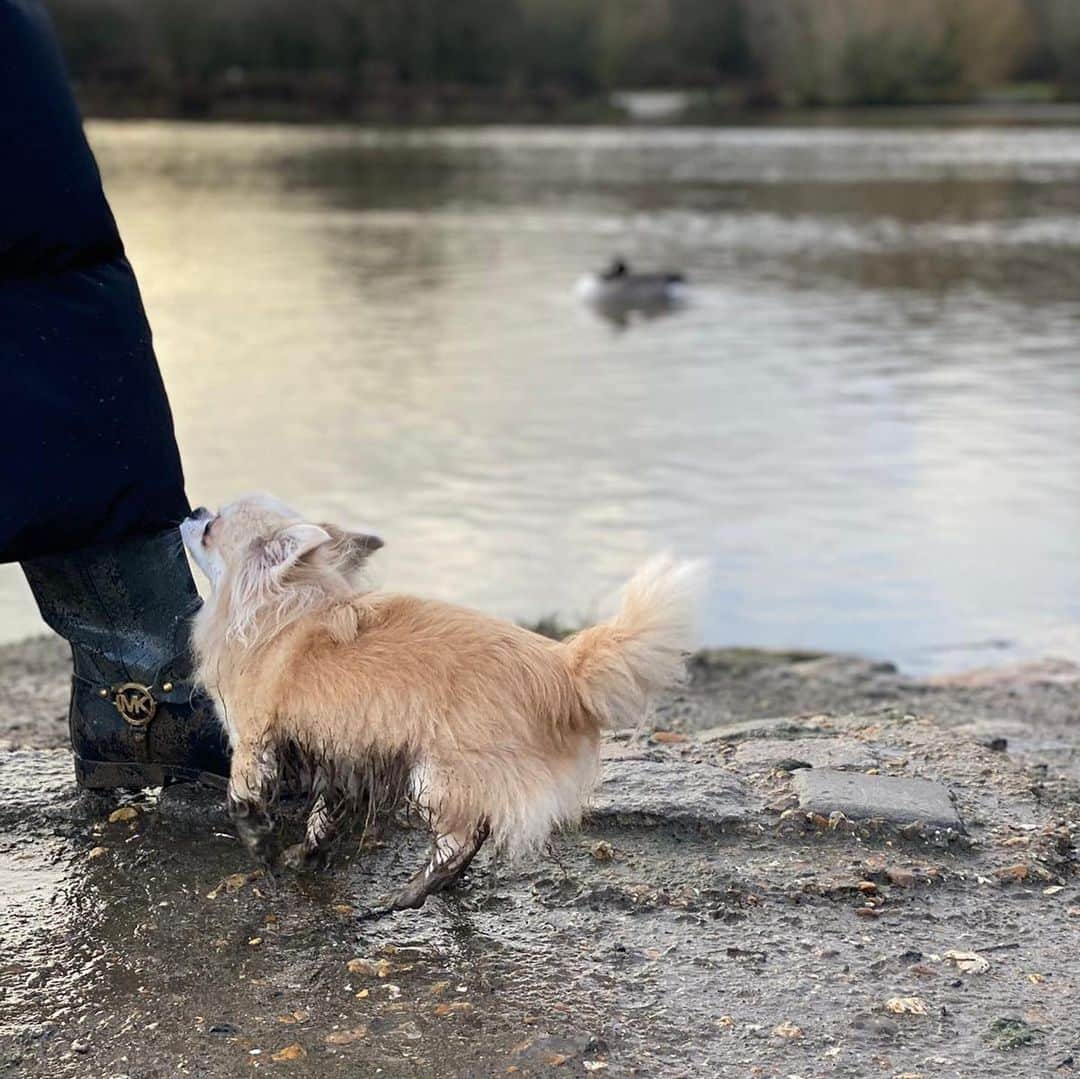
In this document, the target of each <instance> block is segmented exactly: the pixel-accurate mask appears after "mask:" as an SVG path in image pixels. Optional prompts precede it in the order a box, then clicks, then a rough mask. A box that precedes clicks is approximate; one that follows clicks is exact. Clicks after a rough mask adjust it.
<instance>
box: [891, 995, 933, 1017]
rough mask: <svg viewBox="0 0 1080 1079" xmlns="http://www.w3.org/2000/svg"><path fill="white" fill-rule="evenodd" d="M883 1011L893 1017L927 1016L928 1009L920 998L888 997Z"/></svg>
mask: <svg viewBox="0 0 1080 1079" xmlns="http://www.w3.org/2000/svg"><path fill="white" fill-rule="evenodd" d="M885 1010H886V1011H887V1012H892V1014H893V1015H928V1014H929V1009H928V1008H927V1007H926V1001H925V1000H923V999H922V997H890V998H889V999H888V1000H887V1001H885Z"/></svg>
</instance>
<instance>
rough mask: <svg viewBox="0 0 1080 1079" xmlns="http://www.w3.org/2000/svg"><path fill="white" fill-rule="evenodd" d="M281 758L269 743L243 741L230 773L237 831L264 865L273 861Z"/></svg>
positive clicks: (232, 813)
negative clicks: (279, 758) (275, 806)
mask: <svg viewBox="0 0 1080 1079" xmlns="http://www.w3.org/2000/svg"><path fill="white" fill-rule="evenodd" d="M277 787H278V761H277V754H276V753H275V752H274V749H273V747H272V746H270V745H268V744H266V743H243V742H242V743H240V744H239V745H237V746H236V748H235V749H234V750H233V758H232V770H231V774H230V776H229V795H228V805H229V816H230V817H231V818H232V822H233V826H234V827H235V828H236V832H237V835H239V836H240V838H241V839H242V840H243V841H244V844H245V846H246V847H247V848H248V850H249V851H251V854H252V856H253V857H254V858H255V859H256V860H257V861H260V862H262V863H264V864H265V865H270V864H271V863H272V862H273V856H274V851H273V836H274V819H273V816H272V814H271V810H272V807H273V804H274V802H275V801H276V798H277Z"/></svg>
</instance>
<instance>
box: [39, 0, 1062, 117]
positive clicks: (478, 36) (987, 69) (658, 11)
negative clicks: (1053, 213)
mask: <svg viewBox="0 0 1080 1079" xmlns="http://www.w3.org/2000/svg"><path fill="white" fill-rule="evenodd" d="M46 2H47V3H48V6H49V7H50V9H51V10H52V12H53V14H54V17H55V19H56V22H57V24H58V27H59V30H60V34H61V38H62V40H63V42H64V46H65V49H66V51H67V55H68V60H69V63H70V65H71V68H72V72H73V75H74V77H75V79H76V82H77V83H78V84H79V87H80V90H81V92H82V94H83V97H84V100H85V102H86V103H87V105H88V107H89V108H90V109H91V111H94V110H100V111H118V110H119V111H132V112H139V113H147V112H149V113H162V114H177V113H179V114H187V115H209V114H213V115H235V114H246V115H258V114H259V113H260V112H265V113H266V114H268V115H269V114H274V115H290V114H296V115H298V116H299V115H318V116H330V117H333V116H341V117H371V116H379V115H385V116H387V117H394V116H399V115H400V116H406V115H418V114H419V115H425V118H432V119H438V118H440V117H441V116H443V115H455V114H456V115H461V114H465V113H468V112H469V111H470V110H472V111H473V112H475V113H477V115H484V114H491V115H500V114H505V115H518V114H526V113H529V112H531V113H533V114H535V115H537V116H543V115H545V114H548V113H555V112H557V113H558V114H560V115H568V114H573V113H574V110H577V113H578V114H579V115H581V116H582V117H584V118H587V117H589V116H590V115H602V114H603V113H602V112H601V113H599V114H597V113H595V112H590V111H589V108H590V107H591V106H590V105H589V103H595V102H602V101H604V100H606V97H607V95H608V93H609V92H610V91H611V90H613V89H615V88H647V87H663V88H675V87H684V88H693V89H701V90H707V91H709V93H710V95H712V97H713V99H714V100H723V101H725V102H730V103H731V106H732V107H740V106H747V105H757V104H764V105H792V106H808V105H819V104H828V105H851V104H904V103H910V102H931V101H933V102H938V101H964V100H971V99H973V98H976V97H978V96H979V95H981V94H983V93H985V92H986V91H987V89H989V88H992V87H996V86H997V85H998V84H1000V83H1003V82H1008V81H1010V80H1016V81H1024V82H1027V83H1043V84H1047V85H1050V86H1052V87H1054V88H1055V90H1054V92H1055V93H1056V94H1057V95H1058V96H1068V95H1072V94H1074V93H1076V92H1077V91H1078V90H1080V2H1077V0H906V2H904V3H902V4H898V3H896V2H895V0H454V2H453V3H447V2H446V0H305V2H303V3H299V2H297V0H46Z"/></svg>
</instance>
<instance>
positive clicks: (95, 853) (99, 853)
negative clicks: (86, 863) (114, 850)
mask: <svg viewBox="0 0 1080 1079" xmlns="http://www.w3.org/2000/svg"><path fill="white" fill-rule="evenodd" d="M108 853H109V849H108V847H94V849H93V850H91V851H90V852H89V854H87V856H86V857H87V858H102V857H104V856H105V855H106V854H108Z"/></svg>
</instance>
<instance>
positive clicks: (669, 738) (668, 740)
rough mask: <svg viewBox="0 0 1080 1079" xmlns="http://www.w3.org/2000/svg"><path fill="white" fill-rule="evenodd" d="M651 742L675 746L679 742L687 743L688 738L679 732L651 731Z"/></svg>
mask: <svg viewBox="0 0 1080 1079" xmlns="http://www.w3.org/2000/svg"><path fill="white" fill-rule="evenodd" d="M652 740H653V741H654V742H659V743H660V744H661V745H677V744H678V743H679V742H689V741H690V738H689V736H688V735H685V734H683V733H681V732H680V731H653V733H652Z"/></svg>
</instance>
